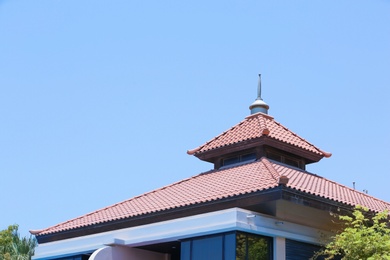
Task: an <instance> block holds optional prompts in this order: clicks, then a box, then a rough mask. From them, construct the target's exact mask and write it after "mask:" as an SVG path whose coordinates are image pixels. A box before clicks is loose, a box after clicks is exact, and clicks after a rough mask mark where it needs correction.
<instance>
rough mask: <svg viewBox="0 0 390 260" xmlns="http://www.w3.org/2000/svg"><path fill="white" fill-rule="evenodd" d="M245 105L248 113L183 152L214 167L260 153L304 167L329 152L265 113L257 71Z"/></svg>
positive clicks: (237, 161)
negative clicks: (253, 93)
mask: <svg viewBox="0 0 390 260" xmlns="http://www.w3.org/2000/svg"><path fill="white" fill-rule="evenodd" d="M249 108H250V111H251V114H250V115H249V116H247V117H246V118H245V119H244V120H242V121H241V122H239V123H238V124H237V125H235V126H233V127H231V128H230V129H228V130H227V131H225V132H223V133H222V134H220V135H218V136H216V137H214V138H213V139H211V140H210V141H208V142H207V143H205V144H203V145H201V146H199V147H197V148H195V149H192V150H189V151H187V153H188V154H190V155H195V156H196V157H198V158H199V159H201V160H203V161H207V162H211V163H213V164H214V168H215V169H219V168H221V167H230V166H232V165H237V164H242V163H246V162H250V161H254V160H257V159H260V158H261V157H267V158H268V159H271V160H275V161H279V162H281V163H284V164H287V165H290V166H293V167H297V168H301V169H305V167H306V165H307V164H310V163H315V162H318V161H320V160H321V159H322V158H323V157H330V156H331V154H330V153H327V152H324V151H322V150H321V149H319V148H317V147H316V146H314V145H313V144H311V143H309V142H308V141H306V140H305V139H303V138H301V137H300V136H299V135H297V134H295V133H294V132H292V131H291V130H289V129H288V128H286V127H285V126H283V125H282V124H280V123H279V122H277V121H275V120H274V118H273V117H272V116H270V115H268V109H269V106H268V105H267V104H266V103H265V102H264V101H263V99H262V98H261V75H259V81H258V87H257V98H256V100H255V102H253V103H252V105H250V107H249Z"/></svg>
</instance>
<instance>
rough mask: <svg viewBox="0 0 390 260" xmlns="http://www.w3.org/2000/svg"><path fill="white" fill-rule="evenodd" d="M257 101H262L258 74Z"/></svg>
mask: <svg viewBox="0 0 390 260" xmlns="http://www.w3.org/2000/svg"><path fill="white" fill-rule="evenodd" d="M257 99H259V100H263V99H262V98H261V74H259V83H258V84H257Z"/></svg>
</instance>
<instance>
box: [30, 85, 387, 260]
mask: <svg viewBox="0 0 390 260" xmlns="http://www.w3.org/2000/svg"><path fill="white" fill-rule="evenodd" d="M268 109H269V106H268V105H267V104H266V103H265V102H264V101H263V100H262V98H261V82H260V80H259V88H258V97H257V99H256V100H255V102H254V103H253V104H252V105H251V106H250V110H251V114H250V115H249V116H247V117H246V118H244V119H243V120H242V121H241V122H239V123H238V124H237V125H235V126H233V127H232V128H230V129H228V130H227V131H225V132H223V133H222V134H220V135H218V136H216V137H214V138H213V139H212V140H211V141H209V142H207V143H205V144H203V145H201V146H199V147H197V148H195V149H193V150H190V151H188V154H190V155H193V156H195V157H197V158H199V159H200V160H203V161H206V162H209V163H212V164H213V165H214V169H213V170H211V171H208V172H204V173H201V174H199V175H196V176H193V177H190V178H188V179H184V180H181V181H179V182H176V183H173V184H171V185H168V186H165V187H163V188H161V189H157V190H154V191H152V192H149V193H145V194H142V195H140V196H137V197H134V198H131V199H128V200H126V201H123V202H120V203H117V204H115V205H112V206H108V207H106V208H104V209H101V210H97V211H95V212H92V213H90V214H87V215H84V216H80V217H78V218H75V219H71V220H69V221H66V222H64V223H60V224H58V225H55V226H53V227H49V228H46V229H43V230H35V231H30V232H31V233H32V234H34V235H35V236H36V238H37V239H38V243H39V246H38V247H37V249H36V253H35V256H34V257H33V258H34V259H37V260H38V259H66V260H84V259H91V260H102V259H107V260H109V259H115V260H117V259H131V260H138V259H148V260H179V259H180V260H208V259H210V260H252V259H260V260H262V259H277V260H284V259H289V260H294V259H297V260H298V259H299V260H301V259H310V258H311V257H312V256H313V255H314V253H315V252H316V251H317V250H319V249H320V245H321V236H323V235H329V234H331V233H330V231H332V230H335V229H336V228H337V227H336V226H335V224H334V222H333V220H334V219H333V217H332V216H331V214H330V213H331V212H333V213H337V214H346V213H348V212H351V210H352V209H353V208H354V207H355V206H357V205H362V206H365V207H367V208H369V209H370V210H371V211H372V212H379V211H383V210H385V209H389V210H390V204H389V203H387V202H385V201H381V200H379V199H377V198H374V197H372V196H370V195H368V194H365V193H362V192H359V191H357V190H354V189H351V188H348V187H346V186H343V185H341V184H338V183H336V182H333V181H331V180H328V179H326V178H323V177H321V176H318V175H316V174H313V173H310V172H307V171H306V165H307V164H311V163H317V162H319V161H320V160H321V159H323V158H324V157H325V158H328V157H330V156H331V154H330V153H327V152H324V151H322V150H321V149H319V148H318V147H316V146H314V145H313V144H311V143H309V142H308V141H306V140H305V139H303V138H301V137H300V136H298V135H297V134H295V133H294V132H292V131H290V130H289V129H288V128H286V127H284V126H283V125H282V124H280V123H279V122H277V121H275V119H274V118H273V117H272V116H270V115H268Z"/></svg>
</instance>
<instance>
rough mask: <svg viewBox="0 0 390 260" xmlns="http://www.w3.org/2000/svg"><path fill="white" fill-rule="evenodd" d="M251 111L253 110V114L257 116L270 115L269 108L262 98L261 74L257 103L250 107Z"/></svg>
mask: <svg viewBox="0 0 390 260" xmlns="http://www.w3.org/2000/svg"><path fill="white" fill-rule="evenodd" d="M249 109H250V110H251V114H256V113H258V112H261V113H264V114H268V109H269V106H268V104H267V103H265V102H264V101H263V99H262V98H261V74H259V81H258V84H257V98H256V100H255V102H253V103H252V105H250V106H249Z"/></svg>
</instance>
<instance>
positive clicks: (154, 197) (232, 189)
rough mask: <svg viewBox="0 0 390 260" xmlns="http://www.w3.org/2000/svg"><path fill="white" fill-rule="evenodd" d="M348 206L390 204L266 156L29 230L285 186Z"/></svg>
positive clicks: (54, 230)
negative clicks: (56, 223) (55, 223)
mask: <svg viewBox="0 0 390 260" xmlns="http://www.w3.org/2000/svg"><path fill="white" fill-rule="evenodd" d="M281 177H282V178H287V179H288V182H287V185H286V186H287V187H288V188H291V189H294V190H298V191H302V192H304V193H308V194H313V195H316V196H319V197H322V198H326V199H329V200H332V201H336V202H340V203H344V204H346V205H351V206H356V205H362V206H365V207H368V208H369V209H370V210H373V211H383V210H385V209H388V210H390V204H389V203H386V202H384V201H381V200H379V199H376V198H374V197H372V196H369V195H368V194H365V193H362V192H359V191H356V190H354V189H351V188H348V187H346V186H343V185H340V184H338V183H336V182H333V181H330V180H328V179H325V178H322V177H320V176H317V175H314V174H310V173H308V172H306V171H303V170H301V169H297V168H294V167H288V166H286V165H283V164H281V163H278V162H273V161H271V160H268V159H267V158H262V159H260V160H258V161H255V162H252V163H247V164H243V165H240V166H236V167H231V168H227V169H222V170H212V171H209V172H205V173H202V174H199V175H196V176H193V177H191V178H188V179H184V180H182V181H179V182H176V183H173V184H171V185H168V186H166V187H163V188H160V189H157V190H154V191H151V192H148V193H145V194H142V195H140V196H137V197H134V198H131V199H128V200H125V201H123V202H120V203H117V204H114V205H112V206H109V207H106V208H103V209H100V210H97V211H94V212H91V213H89V214H86V215H84V216H81V217H78V218H75V219H71V220H69V221H66V222H63V223H60V224H58V225H55V226H53V227H49V228H46V229H43V230H39V231H30V232H31V233H33V234H35V235H37V236H41V235H47V234H52V233H57V232H62V231H67V230H72V229H79V228H83V227H88V226H93V225H98V224H102V223H108V222H113V221H118V220H122V219H128V218H133V217H137V216H141V215H148V214H152V213H155V212H163V211H169V210H173V209H178V208H185V207H186V206H190V205H196V204H202V203H207V202H212V201H218V200H224V199H229V198H235V197H240V196H245V195H246V194H251V193H255V192H261V191H266V190H270V189H273V188H276V187H278V186H279V185H282V184H281V182H280V179H281Z"/></svg>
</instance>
